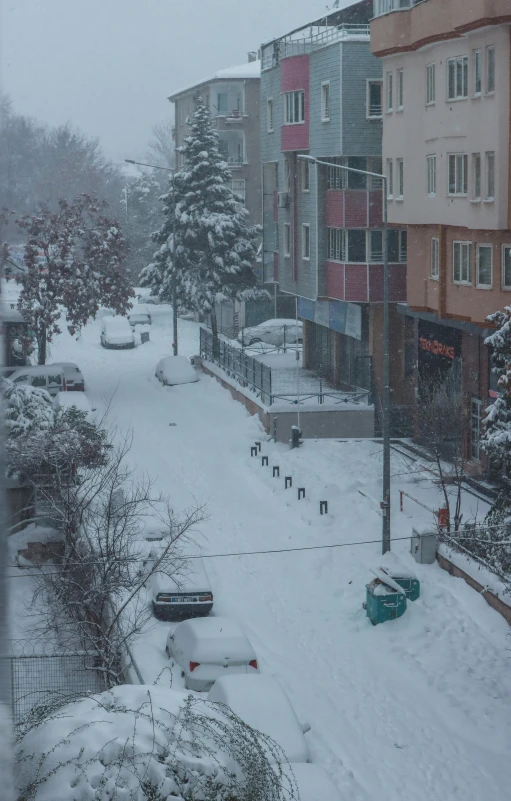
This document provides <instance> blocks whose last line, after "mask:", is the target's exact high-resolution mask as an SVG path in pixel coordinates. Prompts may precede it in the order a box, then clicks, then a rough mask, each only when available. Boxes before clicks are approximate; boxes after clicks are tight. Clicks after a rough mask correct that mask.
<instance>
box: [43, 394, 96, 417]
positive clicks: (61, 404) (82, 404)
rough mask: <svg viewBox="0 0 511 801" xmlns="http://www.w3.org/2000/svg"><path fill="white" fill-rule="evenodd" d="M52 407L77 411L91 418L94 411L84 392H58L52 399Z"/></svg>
mask: <svg viewBox="0 0 511 801" xmlns="http://www.w3.org/2000/svg"><path fill="white" fill-rule="evenodd" d="M53 405H54V406H55V408H58V409H63V410H66V409H72V408H75V409H78V411H80V412H86V414H87V416H88V417H90V416H92V412H93V411H94V409H93V408H92V405H91V402H90V400H89V399H88V397H87V395H86V394H85V392H76V393H73V394H69V393H68V392H59V393H58V395H56V396H55V398H54V399H53Z"/></svg>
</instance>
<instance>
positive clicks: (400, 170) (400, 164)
mask: <svg viewBox="0 0 511 801" xmlns="http://www.w3.org/2000/svg"><path fill="white" fill-rule="evenodd" d="M396 166H397V196H398V198H402V197H403V195H404V193H405V163H404V161H403V159H396Z"/></svg>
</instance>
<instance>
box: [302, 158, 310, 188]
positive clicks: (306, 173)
mask: <svg viewBox="0 0 511 801" xmlns="http://www.w3.org/2000/svg"><path fill="white" fill-rule="evenodd" d="M300 164H301V173H302V180H301V184H302V192H310V188H311V171H310V161H308V160H307V159H300Z"/></svg>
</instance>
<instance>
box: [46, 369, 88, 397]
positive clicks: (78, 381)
mask: <svg viewBox="0 0 511 801" xmlns="http://www.w3.org/2000/svg"><path fill="white" fill-rule="evenodd" d="M53 364H54V365H55V367H62V369H63V370H64V377H65V379H66V392H85V379H84V377H83V375H82V372H81V370H80V368H79V367H78V365H76V364H74V362H53Z"/></svg>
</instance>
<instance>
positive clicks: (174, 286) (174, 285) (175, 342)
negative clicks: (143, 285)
mask: <svg viewBox="0 0 511 801" xmlns="http://www.w3.org/2000/svg"><path fill="white" fill-rule="evenodd" d="M124 161H125V162H126V163H127V164H138V166H139V167H151V168H152V169H153V170H165V171H166V172H170V173H172V339H173V342H172V352H173V354H174V356H177V355H178V332H177V274H176V255H175V254H176V250H175V243H176V186H175V183H174V176H175V174H176V171H175V170H174V169H173V168H172V167H160V166H159V165H158V164H145V163H144V162H143V161H134V160H133V159H124Z"/></svg>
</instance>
